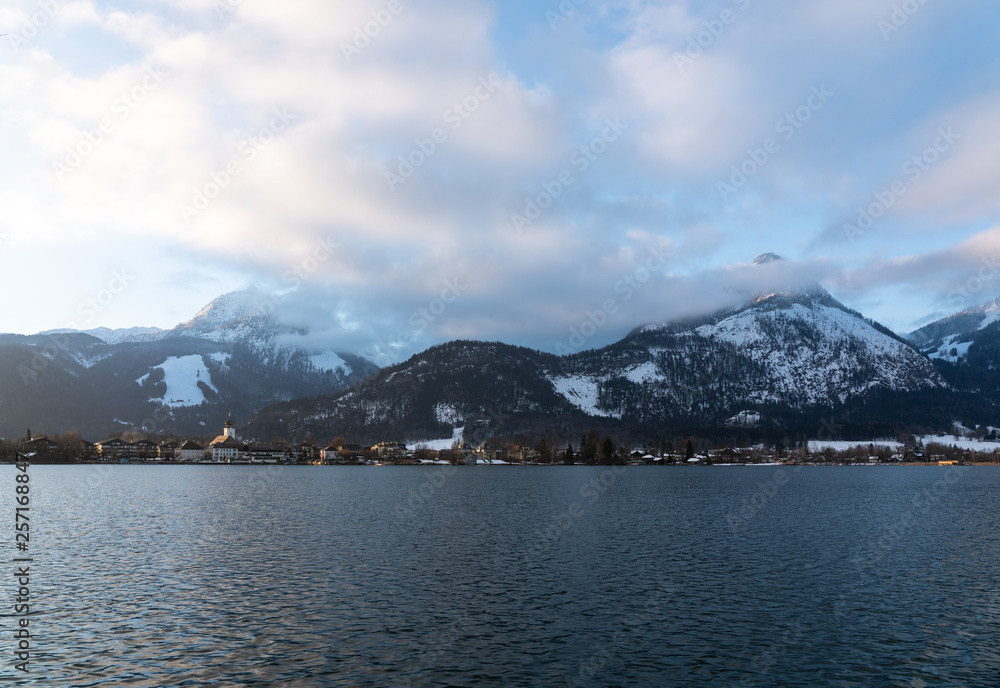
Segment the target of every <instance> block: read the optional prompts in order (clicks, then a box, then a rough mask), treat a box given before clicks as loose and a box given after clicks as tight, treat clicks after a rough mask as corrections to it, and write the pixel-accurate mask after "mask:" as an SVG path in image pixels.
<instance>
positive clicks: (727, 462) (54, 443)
mask: <svg viewBox="0 0 1000 688" xmlns="http://www.w3.org/2000/svg"><path fill="white" fill-rule="evenodd" d="M696 441H697V440H696V439H695V438H688V439H687V440H686V441H685V440H678V441H677V443H676V445H675V443H674V442H670V441H666V442H660V441H655V442H653V443H650V444H648V445H646V446H644V447H642V448H635V447H632V446H630V445H629V444H627V443H622V442H617V441H615V440H614V439H613V438H611V437H605V438H603V439H602V438H601V437H600V435H599V434H598V433H597V431H595V430H591V431H590V432H589V433H588V434H586V435H584V436H583V437H581V438H580V444H579V445H578V447H579V450H578V451H577V450H574V448H573V445H572V444H567V446H565V447H561V445H560V443H559V440H558V438H557V437H556V436H555V435H553V437H552V438H551V440H550V441H546V440H545V439H541V440H539V441H538V442H537V443H536V444H535V445H534V446H531V445H530V442H529V441H527V440H524V441H522V442H521V443H515V442H511V441H504V440H502V439H500V438H492V439H490V440H488V441H486V442H483V443H481V444H479V445H477V446H471V445H469V443H467V442H463V441H460V440H457V439H456V440H455V441H454V442H453V443H452V444H451V446H450V448H448V449H432V448H429V447H428V446H427V445H421V444H417V445H414V446H411V447H410V448H408V447H407V446H406V445H405V444H403V443H401V442H380V443H378V444H375V445H372V446H361V445H359V444H352V443H348V442H347V441H346V440H344V439H343V438H342V437H337V438H335V439H333V440H331V441H330V442H328V443H325V446H322V447H321V446H320V444H318V443H316V442H315V441H314V440H313V438H312V437H306V439H305V440H304V441H302V442H300V443H298V444H289V443H287V442H285V441H283V440H280V439H279V440H275V441H272V442H267V443H264V442H252V441H251V442H243V441H241V440H239V439H238V438H237V436H236V427H235V424H234V423H233V421H232V418H229V419H228V420H227V421H226V423H225V425H224V427H223V429H222V434H221V435H219V436H218V437H216V438H215V439H213V440H212V441H211V442H208V443H207V444H205V445H204V446H203V445H202V444H199V443H198V442H196V441H194V440H190V439H188V440H184V441H181V440H177V439H161V440H160V441H159V442H156V441H153V440H151V439H149V438H136V439H132V440H129V439H126V438H125V437H123V436H121V435H120V434H119V435H116V436H112V437H109V438H107V439H105V440H103V441H101V442H96V443H94V442H88V441H86V440H84V439H83V438H81V437H80V435H79V434H78V433H76V432H70V433H67V434H66V435H62V436H59V435H56V436H54V437H53V438H49V437H48V436H40V437H33V436H31V431H30V430H28V432H27V433H26V434H25V437H24V438H22V440H21V441H20V442H14V441H11V440H7V439H4V438H0V459H2V460H5V461H7V462H10V463H13V462H14V461H16V460H23V459H27V460H28V461H29V462H31V463H51V464H72V463H119V464H131V463H150V464H245V465H252V464H300V465H322V466H332V465H354V466H359V465H467V466H468V465H651V466H677V465H706V466H711V465H719V466H734V465H781V464H788V465H806V464H809V465H869V466H870V465H903V464H909V465H945V466H953V465H970V464H984V463H985V464H1000V445H996V444H987V445H984V449H985V450H976V449H972V448H969V447H968V446H966V447H959V446H956V445H954V444H945V443H937V442H933V441H929V442H927V443H923V442H921V441H919V440H917V439H916V438H913V437H911V438H909V441H907V442H905V443H900V442H896V441H885V444H879V443H878V442H877V441H876V442H869V443H864V442H858V443H857V444H856V445H854V444H853V443H851V442H838V443H833V444H835V445H837V446H838V447H839V449H837V448H834V447H833V446H829V445H827V446H824V447H822V448H820V447H819V446H818V445H817V444H816V443H809V442H803V443H801V444H800V445H799V446H798V447H793V448H785V447H783V446H781V445H779V446H776V447H771V448H768V447H764V446H757V447H749V448H736V447H731V446H729V447H724V448H721V449H718V448H711V447H705V446H701V445H702V444H703V443H702V442H701V441H697V445H696V444H695V442H696ZM696 447H697V449H696ZM811 447H812V448H814V449H815V450H813V449H811Z"/></svg>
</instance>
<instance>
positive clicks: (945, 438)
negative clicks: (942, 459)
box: [920, 435, 1000, 452]
mask: <svg viewBox="0 0 1000 688" xmlns="http://www.w3.org/2000/svg"><path fill="white" fill-rule="evenodd" d="M920 441H921V442H923V443H924V446H925V447H926V446H927V445H928V444H931V443H933V444H943V445H946V446H949V447H958V448H959V449H971V450H973V451H979V452H991V451H996V450H998V449H1000V442H996V441H990V440H976V439H969V438H967V437H957V436H955V435H924V436H923V437H921V438H920Z"/></svg>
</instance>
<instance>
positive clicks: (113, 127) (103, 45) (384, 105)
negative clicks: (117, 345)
mask: <svg viewBox="0 0 1000 688" xmlns="http://www.w3.org/2000/svg"><path fill="white" fill-rule="evenodd" d="M569 9H571V10H572V11H571V12H569V11H567V10H569ZM998 19H1000V8H998V7H997V6H996V4H995V3H989V2H985V1H980V2H974V1H964V0H959V1H956V2H949V3H945V2H940V1H935V0H926V2H919V0H908V1H907V2H900V1H899V0H815V1H813V2H810V3H805V4H802V5H789V3H787V2H777V1H770V2H768V1H765V0H719V1H718V2H694V1H691V2H679V1H671V0H665V1H663V2H641V1H639V0H620V1H614V2H599V1H596V0H593V1H590V0H580V1H579V2H576V1H574V0H567V2H563V3H560V2H556V1H555V0H552V1H550V2H545V1H537V0H536V1H535V2H528V1H527V0H514V1H505V2H500V1H499V0H498V1H495V2H488V1H486V0H466V1H462V2H456V1H454V0H453V1H451V2H444V1H443V0H424V1H421V0H399V1H398V3H392V2H390V1H389V0H373V1H368V0H351V1H350V2H347V1H346V0H345V1H339V0H323V1H320V0H291V1H289V2H282V3H274V2H271V1H269V0H133V1H131V2H116V3H113V4H112V3H105V2H95V1H91V0H72V1H66V2H59V0H46V1H40V0H23V1H22V0H13V1H12V2H8V3H5V4H4V7H3V8H0V32H4V31H7V32H10V33H11V35H10V36H8V37H6V38H2V39H0V96H2V98H3V103H4V105H3V107H0V136H2V139H0V140H2V141H3V148H2V151H3V155H2V156H0V207H3V209H4V213H3V216H2V218H0V253H2V255H3V256H4V257H5V258H6V260H5V261H4V265H5V277H6V279H5V283H7V284H8V285H17V286H16V287H9V288H8V298H7V299H5V300H4V305H3V307H2V309H0V331H10V332H22V333H29V332H36V331H42V330H47V329H54V328H63V327H76V328H80V329H87V328H92V327H98V326H107V327H128V326H133V325H149V326H158V327H172V326H173V325H176V324H177V323H179V322H181V321H184V320H187V319H188V318H190V317H191V316H192V315H193V314H194V313H195V312H197V311H198V310H199V309H200V308H201V307H202V306H203V305H204V304H206V303H207V302H209V301H210V300H212V299H213V298H214V297H216V296H218V295H220V294H222V293H224V292H228V291H232V290H235V289H239V288H243V287H245V286H248V285H255V286H257V287H258V288H260V289H261V290H263V292H264V293H265V294H268V295H271V297H272V299H273V300H274V301H275V303H276V304H277V306H278V313H279V315H280V316H281V317H282V318H283V319H286V320H288V321H289V322H293V323H296V324H300V325H303V326H306V327H308V328H309V330H310V335H309V339H310V340H311V341H313V342H315V345H316V346H317V347H320V346H333V347H334V348H336V349H338V350H347V351H357V352H361V353H365V354H368V355H371V356H372V357H373V358H376V359H378V360H379V362H388V361H391V360H396V359H398V358H400V357H403V356H406V355H408V354H409V353H412V352H414V351H415V350H418V349H421V348H423V347H425V346H428V345H430V344H434V343H437V342H440V341H443V340H447V339H452V338H456V337H466V338H479V339H490V340H494V339H499V340H503V341H508V342H512V343H518V344H524V345H528V346H533V347H538V348H542V349H545V350H549V351H554V350H557V349H559V348H560V345H563V346H565V344H566V343H567V342H568V341H569V340H570V338H571V337H572V333H573V331H574V328H576V329H578V328H579V326H580V324H581V323H583V322H586V321H588V320H591V321H593V320H595V319H597V320H601V321H602V325H601V326H600V327H599V328H598V331H597V332H596V333H595V334H594V335H593V336H592V337H590V338H588V340H587V341H586V342H585V346H598V345H602V344H605V343H608V342H610V341H614V340H615V339H617V338H619V337H621V336H622V335H623V334H625V333H627V332H628V331H629V330H630V329H632V328H633V327H635V326H638V325H642V324H646V323H649V322H656V321H662V320H665V319H669V318H675V317H683V316H685V315H692V314H696V313H701V312H707V311H710V310H713V309H715V308H719V307H722V306H726V305H731V304H733V303H736V302H738V301H739V300H740V299H742V298H744V296H745V295H746V293H747V292H748V291H753V290H755V289H757V288H759V287H761V286H768V285H769V284H770V283H772V282H775V281H778V282H781V283H789V284H791V283H794V282H797V281H798V282H801V281H806V280H813V279H815V280H819V281H820V282H821V283H822V284H823V285H824V286H826V287H827V288H828V289H829V290H830V291H831V292H832V293H833V294H834V295H835V296H837V297H838V298H840V299H841V300H842V301H843V302H845V303H846V304H847V305H849V306H851V307H853V308H857V309H858V310H860V311H862V312H863V313H865V314H866V315H868V316H869V317H872V318H875V319H877V320H879V321H881V322H883V323H885V324H886V325H888V326H889V327H891V328H893V329H895V330H897V331H899V332H907V331H909V330H912V329H915V328H916V327H918V326H919V325H921V324H923V323H925V322H927V321H928V320H929V319H933V318H935V317H940V316H942V315H946V314H950V313H952V312H954V311H957V310H961V309H962V308H965V307H969V306H972V305H975V303H978V302H981V301H985V300H988V299H991V298H994V297H996V296H997V295H1000V267H997V266H996V265H995V263H996V261H997V260H1000V227H998V220H1000V194H998V193H997V186H998V182H997V180H998V179H1000V135H998V134H997V132H996V122H998V121H1000V49H998V48H997V46H998V45H1000V21H998ZM379 20H381V24H376V23H373V22H377V21H379ZM366 31H367V34H369V35H366V33H365V32H366ZM102 126H103V128H104V130H105V131H103V132H102V131H101V128H102ZM408 158H409V160H407V159H408ZM414 163H416V164H414ZM227 168H228V171H227ZM741 168H742V172H741ZM209 197H211V198H209ZM538 205H544V206H545V207H544V208H541V207H537V206H538ZM862 211H870V212H872V213H874V214H877V215H878V217H877V218H873V219H872V222H871V225H870V226H868V225H867V221H868V218H867V217H866V216H865V213H864V212H862ZM765 251H773V252H776V253H780V254H781V255H783V256H785V257H786V258H787V259H788V260H787V262H786V264H785V265H783V266H780V267H777V268H773V269H769V270H760V269H755V268H753V266H751V265H750V262H751V261H752V260H753V258H754V257H755V256H756V255H757V254H759V253H762V252H765ZM657 256H660V257H662V259H661V258H657ZM649 265H654V266H655V269H652V270H650V269H649V267H648V266H649ZM646 271H648V274H647V273H646ZM640 278H642V279H641V280H640ZM764 283H767V284H764ZM633 284H634V286H630V285H633ZM94 303H97V305H98V306H99V307H98V308H95V307H94ZM88 304H89V305H88ZM602 311H604V315H603V316H602V315H601V312H602Z"/></svg>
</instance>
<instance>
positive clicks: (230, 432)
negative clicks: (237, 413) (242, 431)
mask: <svg viewBox="0 0 1000 688" xmlns="http://www.w3.org/2000/svg"><path fill="white" fill-rule="evenodd" d="M222 436H223V437H232V438H233V439H234V440H235V439H236V424H235V423H233V416H232V414H230V416H229V419H228V420H227V421H226V425H225V427H224V428H223V429H222Z"/></svg>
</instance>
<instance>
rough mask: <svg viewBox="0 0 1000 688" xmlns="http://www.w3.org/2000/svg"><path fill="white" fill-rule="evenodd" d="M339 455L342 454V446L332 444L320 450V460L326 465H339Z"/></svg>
mask: <svg viewBox="0 0 1000 688" xmlns="http://www.w3.org/2000/svg"><path fill="white" fill-rule="evenodd" d="M339 453H340V445H339V444H330V445H328V446H326V447H323V449H321V450H320V452H319V458H320V460H321V461H322V462H323V463H324V464H325V465H330V464H332V463H337V460H338V459H339V458H340V457H339V456H338V454H339Z"/></svg>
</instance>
